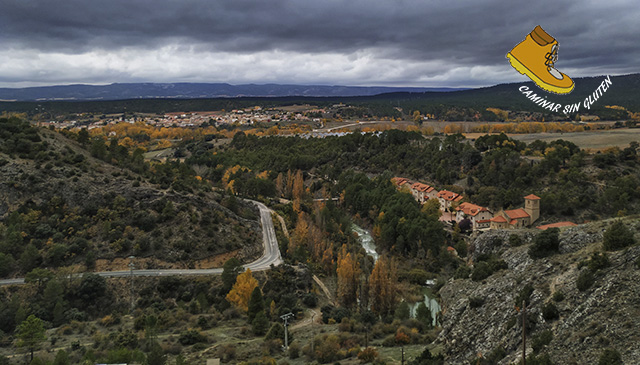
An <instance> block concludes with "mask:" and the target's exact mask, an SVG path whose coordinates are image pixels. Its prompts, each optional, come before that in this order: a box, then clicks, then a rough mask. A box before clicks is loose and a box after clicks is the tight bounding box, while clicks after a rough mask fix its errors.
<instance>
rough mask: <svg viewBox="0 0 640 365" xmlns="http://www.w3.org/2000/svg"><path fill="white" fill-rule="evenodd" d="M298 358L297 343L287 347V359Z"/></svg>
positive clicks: (298, 346)
mask: <svg viewBox="0 0 640 365" xmlns="http://www.w3.org/2000/svg"><path fill="white" fill-rule="evenodd" d="M298 357H300V345H299V344H298V341H294V342H293V343H291V345H289V358H290V359H297V358H298Z"/></svg>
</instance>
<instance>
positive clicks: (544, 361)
mask: <svg viewBox="0 0 640 365" xmlns="http://www.w3.org/2000/svg"><path fill="white" fill-rule="evenodd" d="M527 365H554V364H553V362H552V361H551V358H550V357H549V354H544V355H540V356H536V354H531V355H529V356H527Z"/></svg>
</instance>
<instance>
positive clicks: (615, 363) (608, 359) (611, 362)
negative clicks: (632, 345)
mask: <svg viewBox="0 0 640 365" xmlns="http://www.w3.org/2000/svg"><path fill="white" fill-rule="evenodd" d="M622 364H624V363H623V362H622V356H620V353H619V352H618V351H617V350H616V349H610V348H609V349H604V351H602V354H601V355H600V359H598V365H622Z"/></svg>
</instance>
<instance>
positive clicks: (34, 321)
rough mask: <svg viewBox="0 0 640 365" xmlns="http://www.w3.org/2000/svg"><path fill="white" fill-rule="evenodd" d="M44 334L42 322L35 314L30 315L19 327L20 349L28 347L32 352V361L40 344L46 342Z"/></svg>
mask: <svg viewBox="0 0 640 365" xmlns="http://www.w3.org/2000/svg"><path fill="white" fill-rule="evenodd" d="M46 339H47V338H46V336H45V334H44V325H43V324H42V320H41V319H40V318H38V317H36V316H34V315H33V314H32V315H30V316H29V317H28V318H27V319H26V320H24V322H22V323H20V326H19V327H18V347H26V348H27V349H28V350H29V351H31V360H33V351H35V350H36V349H37V348H38V346H39V345H40V342H42V341H44V340H46Z"/></svg>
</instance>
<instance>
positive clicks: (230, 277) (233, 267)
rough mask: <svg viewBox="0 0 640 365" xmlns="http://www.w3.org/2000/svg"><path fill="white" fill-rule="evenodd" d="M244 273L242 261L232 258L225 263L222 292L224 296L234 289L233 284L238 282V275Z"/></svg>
mask: <svg viewBox="0 0 640 365" xmlns="http://www.w3.org/2000/svg"><path fill="white" fill-rule="evenodd" d="M241 272H242V265H240V261H239V260H238V259H237V258H235V257H232V258H230V259H229V260H227V261H225V263H224V266H222V275H221V277H222V292H223V293H224V294H226V293H228V292H229V290H231V287H233V284H234V283H235V282H236V278H237V277H238V274H239V273H241Z"/></svg>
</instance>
